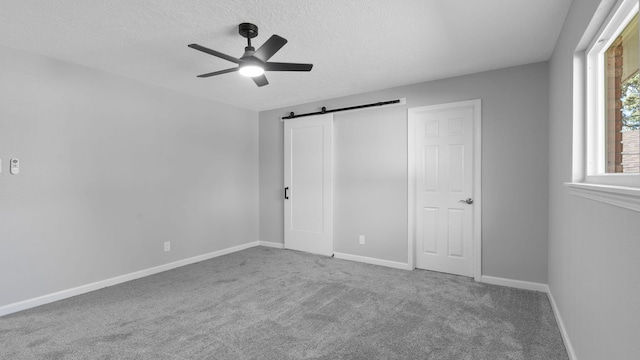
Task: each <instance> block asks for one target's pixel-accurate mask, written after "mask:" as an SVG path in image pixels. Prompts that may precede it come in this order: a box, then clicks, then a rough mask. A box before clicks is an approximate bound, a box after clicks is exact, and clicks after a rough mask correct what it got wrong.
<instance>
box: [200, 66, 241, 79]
mask: <svg viewBox="0 0 640 360" xmlns="http://www.w3.org/2000/svg"><path fill="white" fill-rule="evenodd" d="M234 71H238V68H237V67H234V68H231V69H224V70H220V71H214V72H210V73H207V74H202V75H198V77H199V78H206V77H210V76H215V75H222V74H226V73H230V72H234Z"/></svg>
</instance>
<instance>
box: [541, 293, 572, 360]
mask: <svg viewBox="0 0 640 360" xmlns="http://www.w3.org/2000/svg"><path fill="white" fill-rule="evenodd" d="M547 295H548V296H549V302H551V308H552V309H553V314H554V315H555V316H556V322H557V323H558V327H559V328H560V334H562V341H564V347H565V348H566V349H567V355H568V356H569V360H578V357H577V356H576V352H575V351H574V350H573V345H571V340H569V333H567V328H566V327H565V326H564V321H562V316H560V310H559V309H558V305H556V300H555V299H554V298H553V293H551V288H548V291H547Z"/></svg>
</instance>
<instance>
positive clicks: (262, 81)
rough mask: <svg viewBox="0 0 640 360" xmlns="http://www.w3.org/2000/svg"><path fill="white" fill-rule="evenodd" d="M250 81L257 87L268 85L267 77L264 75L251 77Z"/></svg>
mask: <svg viewBox="0 0 640 360" xmlns="http://www.w3.org/2000/svg"><path fill="white" fill-rule="evenodd" d="M252 79H253V81H254V82H255V83H256V85H258V87H260V86H265V85H268V84H269V82H268V81H267V77H266V76H264V75H260V76H255V77H252Z"/></svg>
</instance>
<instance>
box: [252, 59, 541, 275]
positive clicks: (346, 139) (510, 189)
mask: <svg viewBox="0 0 640 360" xmlns="http://www.w3.org/2000/svg"><path fill="white" fill-rule="evenodd" d="M301 91H303V90H301ZM547 91H548V63H546V62H544V63H536V64H530V65H525V66H518V67H513V68H507V69H501V70H496V71H490V72H484V73H478V74H472V75H466V76H461V77H456V78H450V79H445V80H439V81H432V82H427V83H421V84H416V85H412V86H404V87H399V88H393V89H388V90H384V91H378V92H372V93H367V94H360V95H354V96H349V97H344V98H338V99H330V100H327V101H322V102H317V103H311V104H304V105H299V106H294V107H290V108H283V109H275V110H270V111H264V112H261V113H260V119H259V127H260V131H259V138H260V160H259V163H260V234H259V235H260V240H262V241H271V242H278V243H282V242H283V202H282V184H283V125H282V123H281V122H280V117H281V116H283V115H286V114H288V113H289V112H290V111H294V112H296V113H303V112H309V111H318V110H319V109H320V107H322V106H326V107H327V108H330V109H331V108H338V107H344V106H351V105H356V104H361V103H368V102H376V101H381V100H391V99H394V98H407V104H406V106H397V107H390V108H385V109H372V110H362V111H359V112H355V113H342V114H340V113H338V114H336V116H335V120H334V139H335V145H334V146H335V152H334V159H335V161H334V162H335V175H334V176H335V194H334V195H335V199H334V201H335V207H334V212H335V213H334V216H335V224H334V226H335V228H334V250H335V251H337V252H344V253H348V254H353V255H359V256H367V257H373V258H378V259H384V260H390V261H398V262H404V263H406V262H407V195H406V194H407V184H406V183H407V175H406V174H407V155H406V153H407V141H406V131H407V130H406V126H407V120H406V116H407V115H406V114H407V108H410V107H418V106H426V105H432V104H440V103H446V102H453V101H462V100H469V99H477V98H480V99H482V122H483V124H482V137H483V138H482V151H483V153H482V162H483V163H482V165H483V175H482V186H483V193H482V198H483V209H482V211H483V224H482V226H483V234H482V241H483V253H482V255H483V264H482V272H483V274H484V275H490V276H497V277H503V278H510V279H517V280H524V281H533V282H540V283H546V282H547V235H548V234H547V230H548V226H547V225H548V219H547V204H548V198H547V193H548V191H547V184H548V182H547V180H548V149H547V146H548V142H547V140H548V97H547ZM358 234H364V235H366V236H367V244H366V245H358V244H357V243H358V237H357V235H358Z"/></svg>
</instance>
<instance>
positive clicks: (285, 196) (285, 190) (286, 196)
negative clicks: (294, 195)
mask: <svg viewBox="0 0 640 360" xmlns="http://www.w3.org/2000/svg"><path fill="white" fill-rule="evenodd" d="M287 190H289V187H286V188H284V198H285V199H287V200H289V195H288V194H287Z"/></svg>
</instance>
